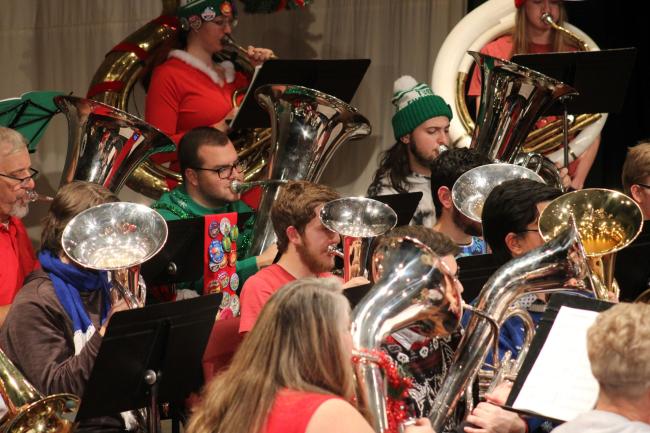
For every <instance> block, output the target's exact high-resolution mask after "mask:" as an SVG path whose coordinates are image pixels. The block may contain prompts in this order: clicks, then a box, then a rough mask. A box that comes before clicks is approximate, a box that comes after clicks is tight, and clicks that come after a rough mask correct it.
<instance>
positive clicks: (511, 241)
mask: <svg viewBox="0 0 650 433" xmlns="http://www.w3.org/2000/svg"><path fill="white" fill-rule="evenodd" d="M505 244H506V247H508V250H509V251H510V255H511V256H513V257H518V256H520V255H522V254H523V251H524V249H523V247H522V245H521V242H520V239H519V236H518V235H517V234H516V233H513V232H510V233H508V234H507V235H506V238H505Z"/></svg>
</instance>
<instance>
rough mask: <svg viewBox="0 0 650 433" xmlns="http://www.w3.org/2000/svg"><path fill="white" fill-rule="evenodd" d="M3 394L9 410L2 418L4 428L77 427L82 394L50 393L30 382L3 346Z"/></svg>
mask: <svg viewBox="0 0 650 433" xmlns="http://www.w3.org/2000/svg"><path fill="white" fill-rule="evenodd" d="M0 395H1V396H2V399H3V400H4V402H5V405H6V406H7V413H5V415H4V416H3V417H2V419H0V432H2V433H16V432H42V433H68V432H72V431H73V427H74V423H73V420H74V416H75V412H76V411H77V409H78V408H79V397H77V396H75V395H72V394H54V395H50V396H47V397H43V395H42V394H41V393H40V392H38V391H37V390H36V388H34V386H32V384H30V383H29V382H28V381H27V379H25V377H24V376H23V375H22V374H21V373H20V371H18V369H17V368H16V366H15V365H14V364H13V363H12V362H11V360H9V358H8V357H7V355H5V353H4V352H3V351H2V350H0Z"/></svg>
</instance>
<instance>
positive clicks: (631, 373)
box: [587, 303, 650, 398]
mask: <svg viewBox="0 0 650 433" xmlns="http://www.w3.org/2000/svg"><path fill="white" fill-rule="evenodd" d="M587 351H588V353H589V361H590V362H591V372H592V373H593V375H594V377H595V378H596V380H598V383H599V384H600V387H601V390H602V391H603V392H605V393H606V394H607V395H609V396H619V397H625V398H636V397H637V396H639V395H641V394H643V393H645V392H648V389H649V388H650V305H648V304H640V303H639V304H629V303H620V304H617V305H615V306H613V307H612V308H610V309H609V310H607V311H605V312H603V313H601V314H599V315H598V317H597V318H596V321H595V322H594V324H593V325H592V326H591V327H590V328H589V331H588V333H587Z"/></svg>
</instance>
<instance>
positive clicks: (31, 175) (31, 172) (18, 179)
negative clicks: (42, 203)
mask: <svg viewBox="0 0 650 433" xmlns="http://www.w3.org/2000/svg"><path fill="white" fill-rule="evenodd" d="M28 171H29V176H27V177H16V176H10V175H8V174H2V173H0V176H2V177H6V178H7V179H11V180H15V181H16V182H18V185H20V186H21V187H23V186H27V184H28V183H29V181H30V180H32V179H36V178H37V177H38V173H39V171H38V170H36V169H34V168H29V169H28Z"/></svg>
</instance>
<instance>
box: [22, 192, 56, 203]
mask: <svg viewBox="0 0 650 433" xmlns="http://www.w3.org/2000/svg"><path fill="white" fill-rule="evenodd" d="M26 194H27V200H28V201H30V202H32V203H33V202H35V201H44V202H49V201H53V200H54V198H52V197H50V196H49V195H44V194H39V193H37V192H36V191H34V190H33V189H28V190H27V193H26Z"/></svg>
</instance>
